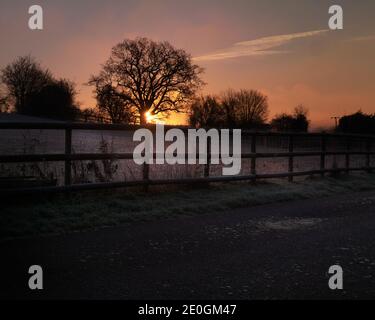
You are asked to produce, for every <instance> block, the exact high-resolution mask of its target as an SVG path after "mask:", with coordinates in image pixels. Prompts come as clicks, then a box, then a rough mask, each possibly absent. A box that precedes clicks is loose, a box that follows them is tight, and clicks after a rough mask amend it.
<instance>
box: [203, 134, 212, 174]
mask: <svg viewBox="0 0 375 320" xmlns="http://www.w3.org/2000/svg"><path fill="white" fill-rule="evenodd" d="M206 152H207V163H206V164H205V166H204V177H205V178H209V176H210V162H211V138H209V137H208V138H207V149H206Z"/></svg>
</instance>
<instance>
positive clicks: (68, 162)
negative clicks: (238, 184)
mask: <svg viewBox="0 0 375 320" xmlns="http://www.w3.org/2000/svg"><path fill="white" fill-rule="evenodd" d="M137 128H139V127H137V126H128V125H115V124H94V123H63V122H62V123H14V122H13V123H0V134H1V130H2V129H12V130H24V129H38V130H64V131H65V151H64V153H60V154H21V155H3V154H1V155H0V163H25V162H44V161H51V162H55V161H58V162H59V161H62V162H64V184H63V185H62V186H46V187H34V188H17V189H14V190H5V193H7V192H10V193H12V192H16V193H17V194H18V193H21V192H24V193H29V192H65V191H73V190H83V189H101V188H121V187H130V186H146V187H147V186H149V185H163V184H164V185H166V184H190V183H209V182H224V181H244V180H249V181H256V180H257V179H269V178H288V179H289V181H291V182H292V181H293V178H294V177H297V176H307V175H314V174H318V175H321V176H324V175H325V174H326V173H332V172H339V171H344V172H346V173H349V172H350V171H359V170H361V171H362V170H363V171H366V172H371V171H372V170H374V169H375V167H372V166H371V156H373V155H375V152H374V150H373V147H374V146H375V145H374V142H375V137H374V136H365V135H343V134H325V133H276V132H249V131H243V133H245V134H246V135H251V148H250V152H245V153H242V155H241V157H242V159H250V161H251V166H250V174H248V175H240V176H215V177H213V176H210V164H209V161H208V164H206V165H205V168H204V172H203V177H199V178H183V179H150V168H149V165H144V167H143V170H142V171H143V178H142V179H141V180H136V181H123V182H103V183H87V184H72V172H71V169H72V161H78V160H105V159H113V160H122V159H127V160H129V159H133V154H132V153H79V154H76V153H72V131H73V130H112V131H122V130H135V129H137ZM150 129H152V127H150ZM166 129H167V128H166ZM271 136H275V137H284V138H287V139H288V148H287V150H288V151H287V152H258V151H257V140H258V139H261V138H264V137H271ZM298 137H315V138H318V139H320V150H319V151H296V150H295V139H296V138H298ZM332 137H333V138H337V139H344V141H346V146H347V148H346V150H345V151H342V150H341V151H338V150H333V151H330V150H327V139H328V138H332ZM353 138H354V139H360V140H361V142H365V144H366V150H365V151H352V150H351V148H350V139H353ZM208 149H209V147H208ZM207 155H208V158H210V150H207ZM338 155H341V156H345V167H342V168H326V157H327V156H338ZM155 156H156V155H155V154H154V157H155ZM197 156H199V155H197ZM312 156H316V157H320V168H319V169H317V170H308V171H295V166H294V159H295V157H312ZM351 156H364V157H365V166H362V167H351V166H350V158H351ZM186 157H187V155H186ZM260 158H287V159H288V171H287V172H281V173H267V174H259V173H257V170H256V167H257V166H256V164H257V159H260ZM2 193H3V194H4V192H3V191H2Z"/></svg>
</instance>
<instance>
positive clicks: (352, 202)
mask: <svg viewBox="0 0 375 320" xmlns="http://www.w3.org/2000/svg"><path fill="white" fill-rule="evenodd" d="M0 252H1V268H2V269H3V270H2V271H1V275H2V284H1V289H0V291H1V294H0V296H1V298H33V299H39V298H41V299H45V298H48V299H51V298H64V299H77V298H80V299H356V298H364V299H374V298H375V192H365V193H352V194H347V195H341V196H335V197H330V198H325V199H319V200H303V201H294V202H284V203H277V204H270V205H262V206H258V207H252V208H247V209H239V210H233V211H231V212H225V213H217V214H202V215H200V216H194V217H181V218H177V219H173V220H163V221H155V222H137V223H132V224H131V225H125V226H121V227H111V228H106V229H101V230H97V231H90V232H85V233H75V234H70V235H63V236H53V237H44V238H38V239H28V240H14V241H8V242H5V243H1V244H0ZM35 264H38V265H41V266H42V267H43V272H44V289H43V290H39V291H31V290H29V289H28V285H27V283H28V278H29V275H28V268H29V266H30V265H35ZM337 264H338V265H340V266H341V267H342V268H343V270H344V290H339V291H337V290H336V291H333V290H330V289H329V287H328V278H329V275H328V269H329V267H330V266H331V265H337Z"/></svg>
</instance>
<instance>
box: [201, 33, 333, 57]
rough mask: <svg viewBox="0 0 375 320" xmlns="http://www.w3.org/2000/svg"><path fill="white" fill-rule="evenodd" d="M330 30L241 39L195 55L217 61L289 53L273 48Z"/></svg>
mask: <svg viewBox="0 0 375 320" xmlns="http://www.w3.org/2000/svg"><path fill="white" fill-rule="evenodd" d="M328 31H329V30H315V31H308V32H300V33H292V34H284V35H277V36H271V37H263V38H259V39H254V40H249V41H241V42H237V43H235V44H234V45H233V46H231V47H229V48H226V49H223V50H220V51H217V52H213V53H209V54H207V55H203V56H199V57H195V58H194V60H195V61H215V60H224V59H233V58H238V57H246V56H256V55H269V54H280V53H288V52H289V51H286V50H272V49H274V48H277V47H280V46H282V45H284V44H286V43H288V42H290V41H293V40H296V39H302V38H307V37H313V36H318V35H321V34H323V33H325V32H328Z"/></svg>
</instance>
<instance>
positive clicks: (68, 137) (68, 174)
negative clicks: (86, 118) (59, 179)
mask: <svg viewBox="0 0 375 320" xmlns="http://www.w3.org/2000/svg"><path fill="white" fill-rule="evenodd" d="M71 154H72V129H71V128H66V129H65V168H64V173H65V179H64V184H65V185H66V186H70V185H71V184H72V161H71V160H70V156H71Z"/></svg>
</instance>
